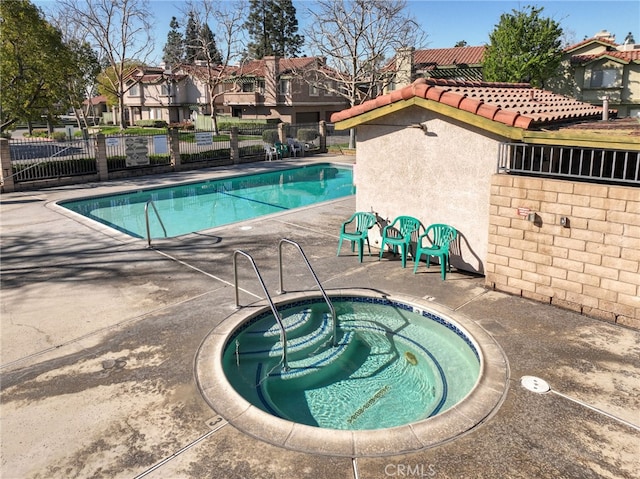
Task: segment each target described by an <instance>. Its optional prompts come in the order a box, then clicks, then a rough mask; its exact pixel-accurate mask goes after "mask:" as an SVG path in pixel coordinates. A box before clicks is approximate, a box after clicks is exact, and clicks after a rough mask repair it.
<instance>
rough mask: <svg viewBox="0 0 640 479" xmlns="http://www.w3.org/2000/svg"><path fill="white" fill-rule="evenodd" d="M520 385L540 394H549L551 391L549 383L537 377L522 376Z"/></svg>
mask: <svg viewBox="0 0 640 479" xmlns="http://www.w3.org/2000/svg"><path fill="white" fill-rule="evenodd" d="M520 384H522V387H523V388H525V389H528V390H529V391H532V392H534V393H540V394H542V393H546V392H549V390H550V389H551V388H550V387H549V383H547V381H545V380H544V379H540V378H537V377H535V376H522V378H521V379H520Z"/></svg>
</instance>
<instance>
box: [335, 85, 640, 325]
mask: <svg viewBox="0 0 640 479" xmlns="http://www.w3.org/2000/svg"><path fill="white" fill-rule="evenodd" d="M602 113H603V111H602V108H601V107H598V106H593V105H590V104H588V103H584V102H580V101H577V100H574V99H571V98H567V97H564V96H561V95H558V94H555V93H552V92H550V91H545V90H540V89H536V88H532V87H531V86H530V85H528V84H509V83H484V82H476V81H472V82H468V81H462V82H461V81H453V80H444V79H433V78H431V79H419V80H416V81H415V82H414V83H413V84H411V85H408V86H406V87H404V88H402V89H399V90H396V91H393V92H391V93H389V94H386V95H382V96H380V97H378V98H376V99H374V100H370V101H368V102H365V103H363V104H361V105H358V106H355V107H353V108H350V109H347V110H344V111H342V112H340V113H337V114H335V115H333V117H332V121H333V122H335V127H336V129H341V130H342V129H349V128H356V129H357V137H358V148H357V150H356V166H355V168H356V170H355V175H354V177H355V181H356V209H357V210H358V211H370V212H374V213H376V215H377V217H378V219H379V221H380V225H384V224H386V223H387V222H390V221H393V219H394V218H395V217H397V216H399V215H410V216H414V217H416V218H418V219H419V220H420V221H421V222H422V224H423V226H424V227H426V226H428V225H430V224H434V223H445V224H449V225H451V226H453V227H454V228H456V230H457V231H458V238H457V240H456V244H455V245H454V246H453V249H452V254H451V264H452V265H453V266H454V268H457V269H458V270H464V271H469V272H473V273H478V274H482V275H484V276H485V284H486V285H487V287H489V288H492V289H497V290H501V291H506V292H509V293H512V294H517V295H521V296H524V297H528V298H531V299H535V300H538V301H543V302H547V303H552V304H556V305H558V306H562V307H566V308H570V309H573V310H576V311H580V312H583V313H585V314H589V315H592V316H596V317H599V318H602V319H606V320H609V321H613V322H620V323H623V324H627V325H629V326H633V327H636V328H640V281H638V279H639V276H638V275H639V274H640V213H639V212H640V173H639V172H640V124H638V122H637V121H634V122H630V121H625V120H622V126H621V128H624V130H615V129H614V127H615V125H617V124H618V120H616V121H607V122H603V121H602V120H601V118H602ZM588 125H590V127H591V128H599V127H600V125H604V126H605V127H606V128H608V129H607V130H604V131H602V132H595V133H594V132H593V131H590V130H585V127H587V126H588ZM370 239H371V244H372V245H378V246H379V245H380V231H379V228H373V229H372V230H371V232H370ZM414 241H415V238H414ZM398 267H400V266H399V265H398ZM419 271H420V274H439V270H438V268H433V267H432V268H431V269H430V270H427V269H426V268H425V266H424V262H423V263H422V266H421V267H420V269H419ZM407 274H411V270H410V269H409V268H408V271H407ZM454 277H455V276H454ZM447 281H449V276H447Z"/></svg>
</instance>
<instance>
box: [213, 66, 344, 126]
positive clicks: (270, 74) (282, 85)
mask: <svg viewBox="0 0 640 479" xmlns="http://www.w3.org/2000/svg"><path fill="white" fill-rule="evenodd" d="M319 71H321V72H322V73H323V74H322V75H318V74H317V73H318V72H319ZM327 76H328V77H330V76H331V74H330V71H329V69H328V68H327V67H326V66H325V65H324V59H323V58H321V57H301V58H279V57H273V56H270V57H264V58H263V59H261V60H253V61H250V62H248V63H246V64H244V65H242V66H240V67H238V68H236V70H235V71H234V72H233V77H229V81H233V82H234V83H235V88H234V89H233V90H232V91H227V92H225V94H224V104H225V106H227V107H229V108H230V109H231V115H232V116H234V117H239V118H249V119H273V118H277V119H280V120H281V121H283V122H286V123H292V124H294V123H297V124H301V123H317V122H319V121H320V120H323V121H328V120H329V118H330V117H331V114H333V113H335V112H337V111H340V110H342V109H344V108H346V107H347V106H348V102H347V101H346V100H345V98H344V97H342V96H340V95H337V94H335V93H332V90H335V85H327V87H328V88H325V87H323V82H326V81H327V80H326V77H327ZM329 81H330V80H329Z"/></svg>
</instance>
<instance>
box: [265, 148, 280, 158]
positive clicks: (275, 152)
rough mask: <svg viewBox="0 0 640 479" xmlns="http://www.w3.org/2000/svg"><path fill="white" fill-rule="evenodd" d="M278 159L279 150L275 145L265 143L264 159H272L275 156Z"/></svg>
mask: <svg viewBox="0 0 640 479" xmlns="http://www.w3.org/2000/svg"><path fill="white" fill-rule="evenodd" d="M274 157H275V159H276V160H277V159H278V150H276V147H275V146H271V145H264V159H265V161H272V160H273V158H274Z"/></svg>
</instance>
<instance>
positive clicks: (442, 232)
mask: <svg viewBox="0 0 640 479" xmlns="http://www.w3.org/2000/svg"><path fill="white" fill-rule="evenodd" d="M457 234H458V233H457V231H456V229H455V228H454V227H453V226H449V225H443V224H433V225H429V227H427V229H426V231H425V232H424V234H422V235H420V237H419V238H418V247H417V250H416V256H415V262H416V263H415V265H414V267H413V272H414V273H415V272H416V271H417V270H418V265H419V264H420V257H421V256H422V255H423V254H426V255H427V268H428V267H429V266H430V264H431V257H432V256H437V257H438V258H439V259H440V271H441V273H442V280H443V281H444V279H445V278H446V276H447V270H449V272H451V263H450V262H449V245H450V244H451V242H452V241H453V240H455V239H456V236H457ZM424 238H427V239H428V240H429V242H430V243H431V244H429V245H427V246H423V245H422V241H423V239H424Z"/></svg>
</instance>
